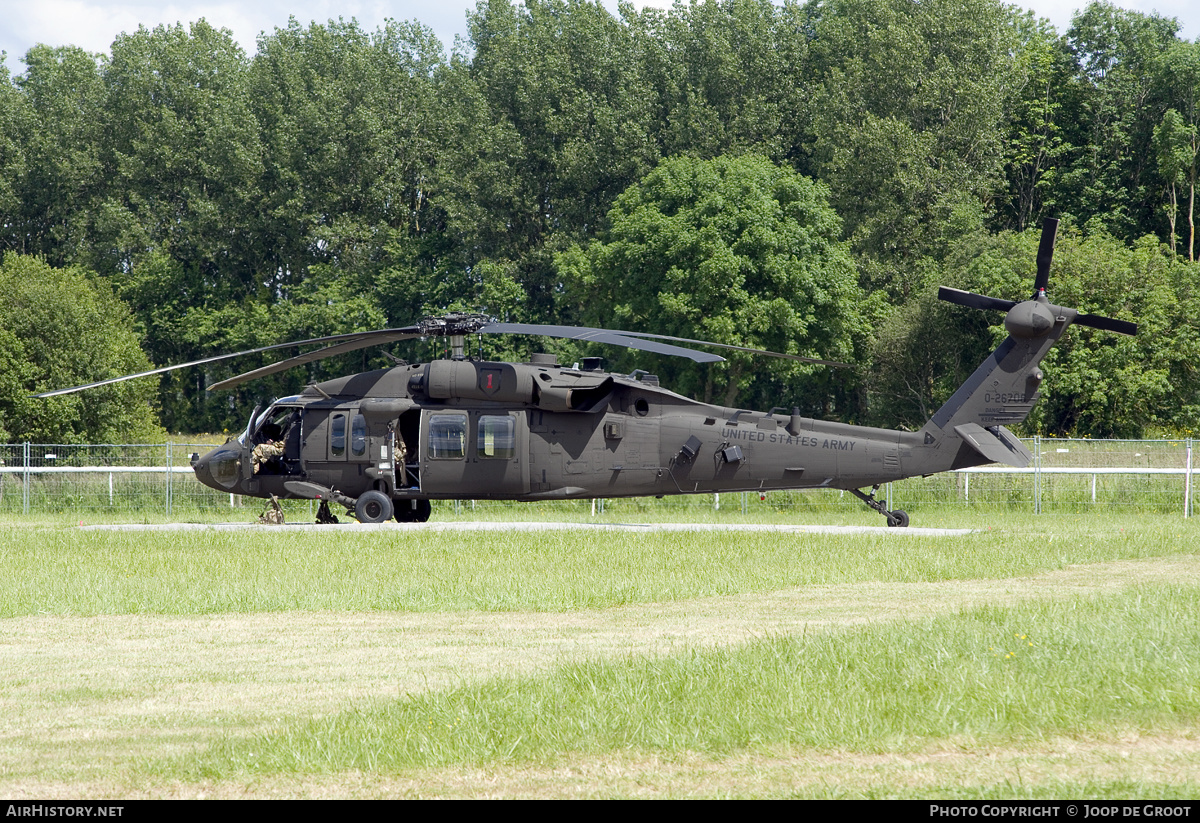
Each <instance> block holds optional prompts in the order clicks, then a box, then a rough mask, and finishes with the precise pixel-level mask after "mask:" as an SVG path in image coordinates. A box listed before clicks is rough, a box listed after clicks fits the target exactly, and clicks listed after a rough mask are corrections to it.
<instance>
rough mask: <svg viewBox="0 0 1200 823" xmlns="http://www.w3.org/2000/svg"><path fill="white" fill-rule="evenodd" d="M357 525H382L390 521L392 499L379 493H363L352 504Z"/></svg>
mask: <svg viewBox="0 0 1200 823" xmlns="http://www.w3.org/2000/svg"><path fill="white" fill-rule="evenodd" d="M354 516H355V517H357V518H358V522H359V523H382V522H384V521H385V520H391V519H392V498H390V497H388V496H387V495H386V494H384V493H383V492H380V491H374V490H372V491H369V492H363V494H362V495H360V496H359V498H358V500H357V501H356V502H355V504H354Z"/></svg>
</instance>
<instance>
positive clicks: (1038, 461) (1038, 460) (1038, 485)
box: [1033, 434, 1042, 514]
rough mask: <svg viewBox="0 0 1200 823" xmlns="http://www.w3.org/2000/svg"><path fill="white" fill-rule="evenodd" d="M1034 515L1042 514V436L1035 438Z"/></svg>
mask: <svg viewBox="0 0 1200 823" xmlns="http://www.w3.org/2000/svg"><path fill="white" fill-rule="evenodd" d="M1033 513H1034V514H1041V513H1042V436H1041V435H1040V434H1035V435H1034V436H1033Z"/></svg>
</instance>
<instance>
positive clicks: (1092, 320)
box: [1075, 314, 1137, 335]
mask: <svg viewBox="0 0 1200 823" xmlns="http://www.w3.org/2000/svg"><path fill="white" fill-rule="evenodd" d="M1075 323H1076V324H1077V325H1080V326H1091V327H1092V328H1093V329H1104V330H1105V331H1115V332H1117V333H1118V334H1128V335H1135V334H1137V323H1130V322H1129V321H1128V320H1115V319H1113V318H1112V317H1101V316H1100V315H1098V314H1081V315H1079V316H1078V317H1076V318H1075Z"/></svg>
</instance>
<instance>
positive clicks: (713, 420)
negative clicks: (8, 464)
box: [39, 220, 1137, 526]
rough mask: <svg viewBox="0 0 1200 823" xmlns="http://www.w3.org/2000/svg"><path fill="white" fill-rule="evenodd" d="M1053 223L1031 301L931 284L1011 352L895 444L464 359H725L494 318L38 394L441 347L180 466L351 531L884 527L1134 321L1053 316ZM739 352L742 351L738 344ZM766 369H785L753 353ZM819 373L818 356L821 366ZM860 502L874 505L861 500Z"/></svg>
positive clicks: (1059, 311) (277, 406)
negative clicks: (899, 498) (701, 506)
mask: <svg viewBox="0 0 1200 823" xmlns="http://www.w3.org/2000/svg"><path fill="white" fill-rule="evenodd" d="M1056 230H1057V221H1056V220H1050V221H1047V222H1046V225H1045V227H1044V229H1043V233H1042V240H1041V246H1040V248H1039V250H1038V257H1037V275H1036V280H1035V283H1034V292H1033V296H1032V297H1030V298H1029V299H1028V300H1024V301H1020V302H1018V301H1011V300H1000V299H996V298H991V297H984V296H982V295H977V294H971V293H969V292H964V291H959V290H957V289H949V288H942V289H941V290H940V291H939V297H940V298H941V299H943V300H948V301H950V302H953V303H957V304H959V305H962V306H967V307H970V308H977V309H993V310H1000V311H1004V312H1007V314H1006V316H1005V319H1004V325H1005V328H1006V329H1007V331H1008V337H1007V338H1006V339H1005V340H1004V342H1003V343H1001V344H1000V346H999V347H998V348H997V349H996V350H995V351H994V352H992V354H991V355H990V356H989V357H988V358H987V359H986V360H984V362H983V363H982V364H981V365H980V366H979V368H977V369H976V370H975V372H974V373H973V374H972V375H971V376H970V378H968V379H967V381H966V382H965V383H964V384H963V385H962V386H961V387H960V388H959V389H958V390H957V391H956V392H955V393H954V395H953V396H952V397H951V398H950V399H949V400H948V401H947V402H946V403H945V405H943V406H942V407H941V408H940V409H938V410H937V412H936V413H935V414H934V415H933V417H931V418H930V419H929V421H928V422H927V423H926V424H925V425H924V426H923V427H922V428H921V429H920V430H919V431H911V432H910V431H892V430H888V429H878V428H871V427H866V426H852V425H847V424H844V423H835V422H828V421H823V420H814V419H811V418H807V417H802V416H801V415H800V414H799V413H798V412H797V411H795V410H793V413H792V414H791V415H790V416H789V415H782V414H774V413H772V412H760V411H749V410H746V409H736V408H726V407H722V406H715V405H710V404H707V403H701V402H698V401H695V400H691V399H689V398H687V397H683V396H681V395H679V394H675V393H674V392H671V391H668V390H667V389H665V388H663V387H661V386H660V385H659V383H658V380H657V379H656V378H655V377H653V376H651V375H648V374H645V373H639V372H635V373H634V374H632V375H624V374H613V373H609V372H606V371H604V370H602V368H601V367H600V365H599V364H600V358H585V359H584V360H583V362H582V366H581V367H572V368H566V367H564V366H562V365H559V364H558V363H557V362H556V360H555V358H554V357H553V356H551V355H540V356H539V355H534V356H533V358H532V360H531V362H528V363H508V362H492V361H486V360H482V359H470V358H468V357H466V356H464V354H463V346H464V339H465V338H466V336H468V335H472V334H476V333H508V334H524V335H544V336H550V337H560V338H570V339H575V340H587V341H595V342H599V343H607V344H613V345H620V346H626V347H630V348H634V349H641V350H645V351H650V352H655V353H658V354H668V355H678V356H683V357H688V358H691V359H692V360H695V361H697V362H701V363H705V362H715V361H720V360H722V359H723V358H721V357H719V356H718V355H715V354H710V353H706V352H702V351H697V350H695V349H692V348H687V347H684V346H681V345H676V344H680V343H682V344H691V345H702V346H705V347H708V346H714V347H718V348H729V349H738V348H739V347H736V346H722V344H715V343H707V342H704V341H698V340H688V339H684V338H676V337H669V336H665V335H655V334H645V333H641V332H627V331H610V330H604V329H592V328H579V327H570V326H544V325H529V324H520V323H500V322H494V321H492V320H490V319H488V318H486V317H483V316H479V315H463V314H453V315H447V316H444V317H438V318H431V319H426V320H423V321H421V322H419V323H417V324H415V325H413V326H409V327H405V328H396V329H381V330H377V331H369V332H360V333H352V334H343V335H337V336H333V337H322V338H316V339H313V340H304V341H296V342H290V343H281V344H279V345H277V346H268V347H265V348H260V349H253V350H251V351H247V352H237V353H235V354H227V355H222V356H219V357H212V358H207V359H204V360H198V361H194V362H191V363H184V364H180V365H177V366H169V367H165V368H161V369H155V370H153V371H149V372H143V373H142V374H139V375H129V376H126V377H121V378H116V379H115V380H106V381H101V382H99V383H93V384H90V385H89V386H77V387H74V388H71V389H63V390H60V391H57V392H48V393H46V394H44V395H39V396H43V397H45V396H51V395H54V394H61V393H66V392H70V391H77V390H80V389H84V388H90V387H92V386H99V385H104V384H106V383H111V382H115V381H116V380H125V379H130V378H132V377H139V376H143V375H150V374H157V373H161V372H165V371H168V370H170V369H177V368H184V367H187V366H196V365H202V364H205V363H210V362H214V361H217V360H222V359H225V358H230V357H237V356H240V355H245V354H253V353H258V352H263V351H269V350H272V349H279V348H284V347H291V346H301V345H304V344H324V348H320V349H318V350H315V351H311V352H309V353H307V354H302V355H300V356H298V357H293V358H291V359H288V360H283V361H281V362H278V363H275V364H273V365H270V366H266V367H264V368H260V369H256V370H254V371H250V372H247V373H245V374H241V375H238V376H237V377H233V378H230V379H228V380H224V381H221V382H219V383H216V384H214V385H212V386H210V387H209V388H210V389H215V390H219V389H224V388H229V387H232V386H235V385H239V384H241V383H244V382H246V381H249V380H253V379H255V378H258V377H262V376H265V375H268V374H274V373H276V372H280V371H283V370H285V369H289V368H292V367H295V366H299V365H302V364H305V363H311V362H314V361H316V360H320V359H323V358H326V357H331V356H334V355H338V354H343V353H345V352H350V351H356V350H359V349H363V348H366V347H369V346H374V345H379V344H384V343H390V342H395V341H400V340H407V339H413V338H427V337H435V336H445V337H448V338H450V339H451V341H452V350H453V352H454V355H453V357H452V358H451V359H446V360H435V361H433V362H430V363H425V364H412V365H409V364H401V365H397V366H395V367H393V368H386V369H379V370H376V371H368V372H364V373H361V374H353V375H349V376H347V377H340V378H337V379H334V380H328V381H325V382H321V383H314V384H312V385H309V386H308V387H307V388H306V389H305V390H304V391H303V392H302V393H300V394H298V395H295V396H293V397H285V398H282V399H279V400H276V401H275V402H274V403H272V404H271V405H270V406H269V407H268V408H267V409H266V410H265V411H263V412H261V413H258V410H257V409H256V410H255V413H254V414H252V415H251V418H250V421H249V423H248V424H247V426H246V430H245V431H244V432H242V434H241V435H240V436H239V437H237V438H236V439H232V440H230V441H229V442H227V443H225V444H224V445H222V446H218V447H217V448H215V449H213V450H212V451H210V452H209V453H208V454H206V455H204V456H202V457H201V456H199V455H194V456H193V461H192V463H193V468H194V469H195V472H196V477H197V478H198V479H199V480H200V482H202V483H204V484H205V485H208V486H211V487H212V488H214V489H218V490H221V491H228V492H231V493H234V494H240V495H250V496H254V497H262V498H268V499H270V498H272V496H274V497H276V498H281V499H286V498H302V499H310V500H319V501H321V506H320V510H319V511H320V514H319V516H318V519H319V520H322V521H332V520H333V519H334V518H333V517H332V516H331V514H330V512H329V506H328V504H329V503H330V502H332V503H334V504H337V505H341V506H344V507H346V508H347V509H348V510H353V512H354V513H355V515H356V516H357V518H358V519H359V520H360V521H363V522H382V521H385V520H388V519H390V518H392V517H395V519H396V520H398V521H401V522H414V521H424V520H427V519H428V518H429V515H430V509H431V507H430V501H431V500H438V499H481V500H482V499H492V500H563V499H573V498H597V497H600V498H615V497H638V496H648V495H655V496H663V495H669V494H694V493H703V492H736V491H755V492H763V491H768V490H780V489H844V490H846V491H849V492H851V493H853V494H855V495H857V496H858V497H859V498H860V499H861V500H862V501H863V502H864V503H865V504H866V505H867V506H869V507H870V508H872V509H874V510H876V511H878V512H879V513H880V514H882V515H884V517H886V518H887V523H888V525H889V526H906V525H908V515H907V514H906V513H905V512H903V511H900V510H896V511H888V510H887V508H886V506H884V505H883V503H881V502H880V501H878V500H877V499H876V497H875V494H876V492H877V490H878V489H879V487H880V486H881V485H882V484H884V483H887V482H889V481H894V480H901V479H903V478H907V477H915V476H924V475H930V474H934V473H937V472H944V471H949V470H953V469H960V468H966V467H969V466H978V465H982V464H985V463H1003V464H1007V465H1010V466H1016V467H1024V466H1026V465H1028V464H1029V462H1030V461H1031V459H1032V455H1031V454H1030V453H1029V451H1028V450H1027V449H1026V448H1025V447H1024V446H1023V445H1022V444H1021V442H1020V441H1019V440H1018V439H1017V437H1016V436H1014V435H1013V433H1012V432H1011V431H1009V430H1008V429H1007V428H1006V425H1011V424H1015V423H1019V422H1021V421H1022V420H1024V419H1025V418H1026V417H1027V416H1028V414H1029V412H1030V410H1031V409H1032V408H1033V405H1034V403H1035V402H1036V401H1037V398H1038V386H1039V385H1040V384H1041V382H1042V372H1041V369H1040V368H1039V364H1040V362H1041V360H1042V358H1043V357H1045V355H1046V353H1047V352H1048V351H1049V350H1050V349H1051V347H1053V346H1054V344H1055V343H1056V342H1057V341H1058V340H1059V338H1060V337H1062V335H1063V333H1064V332H1065V331H1066V330H1067V328H1068V327H1069V326H1070V325H1071V324H1072V323H1076V324H1079V325H1084V326H1092V327H1095V328H1099V329H1105V330H1108V331H1113V332H1119V333H1122V334H1135V333H1136V331H1137V327H1136V326H1135V325H1134V324H1133V323H1129V322H1126V321H1123V320H1114V319H1109V318H1105V317H1098V316H1095V315H1089V314H1080V313H1079V312H1078V311H1077V310H1076V309H1071V308H1066V307H1063V306H1056V305H1054V304H1052V303H1050V302H1049V300H1048V299H1047V296H1046V285H1047V282H1048V277H1049V270H1050V262H1051V257H1052V255H1053V250H1054V237H1055V233H1056ZM740 350H742V351H751V350H748V349H740ZM761 353H762V354H770V355H772V356H781V357H793V358H794V359H801V360H803V359H805V358H799V357H796V356H794V355H778V354H774V353H771V352H761ZM815 362H823V361H815ZM865 489H869V490H870V491H864V490H865Z"/></svg>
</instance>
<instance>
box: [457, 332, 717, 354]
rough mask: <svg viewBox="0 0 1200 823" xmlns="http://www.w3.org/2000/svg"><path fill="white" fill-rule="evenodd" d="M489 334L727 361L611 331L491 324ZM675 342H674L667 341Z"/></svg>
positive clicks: (680, 347) (700, 352) (692, 350)
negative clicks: (593, 344)
mask: <svg viewBox="0 0 1200 823" xmlns="http://www.w3.org/2000/svg"><path fill="white" fill-rule="evenodd" d="M480 331H481V332H487V333H489V334H537V335H541V336H543V337H561V338H564V339H567V340H585V341H590V342H594V343H607V344H609V345H611V346H624V347H625V348H628V349H640V350H642V351H648V352H653V353H654V354H669V355H672V356H674V357H686V358H688V359H689V360H694V361H695V362H697V363H720V362H722V361H723V360H724V359H725V358H724V357H721V356H720V355H718V354H709V353H708V352H702V351H696V350H694V349H685V348H683V347H682V346H671V345H669V344H667V343H655V342H654V341H652V340H640V339H638V338H636V337H626V336H625V335H626V334H631V332H616V331H610V330H608V329H592V328H588V327H586V326H543V325H539V324H536V323H489V324H488V325H486V326H484V327H482V328H481V329H480ZM666 339H672V338H666Z"/></svg>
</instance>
